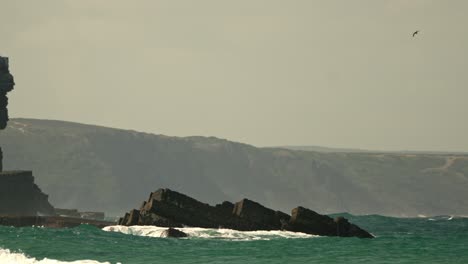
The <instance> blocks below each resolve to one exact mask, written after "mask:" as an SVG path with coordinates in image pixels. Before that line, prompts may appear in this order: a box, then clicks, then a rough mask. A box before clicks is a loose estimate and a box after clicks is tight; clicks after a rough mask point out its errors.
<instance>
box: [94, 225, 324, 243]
mask: <svg viewBox="0 0 468 264" xmlns="http://www.w3.org/2000/svg"><path fill="white" fill-rule="evenodd" d="M166 229H167V227H159V226H119V225H116V226H107V227H104V228H103V229H102V230H104V231H108V232H119V233H123V234H127V235H135V236H146V237H161V235H162V233H163V231H164V230H166ZM177 229H178V230H180V231H183V232H184V233H186V234H188V235H189V238H207V239H226V240H241V241H248V240H271V239H275V238H290V239H293V238H311V237H318V236H316V235H310V234H305V233H299V232H290V231H280V230H273V231H264V230H259V231H238V230H233V229H222V228H220V229H212V228H200V227H184V228H177Z"/></svg>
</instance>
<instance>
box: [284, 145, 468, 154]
mask: <svg viewBox="0 0 468 264" xmlns="http://www.w3.org/2000/svg"><path fill="white" fill-rule="evenodd" d="M279 148H284V149H290V150H303V151H316V152H346V153H378V154H382V153H389V154H431V155H432V154H435V155H463V156H465V155H468V152H447V151H414V150H401V151H382V150H368V149H352V148H329V147H322V146H280V147H279Z"/></svg>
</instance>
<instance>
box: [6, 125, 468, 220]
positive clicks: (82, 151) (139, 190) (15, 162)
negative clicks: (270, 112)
mask: <svg viewBox="0 0 468 264" xmlns="http://www.w3.org/2000/svg"><path fill="white" fill-rule="evenodd" d="M0 144H1V145H2V147H3V149H4V153H8V155H6V157H5V158H4V167H5V169H10V170H14V169H19V168H22V169H27V170H34V174H35V176H36V182H37V184H38V185H39V186H40V188H41V189H42V190H43V191H44V192H45V193H48V194H49V201H50V202H51V203H52V204H54V205H56V206H57V207H62V208H78V209H80V210H89V211H96V210H97V211H101V210H104V211H106V213H108V214H111V215H112V214H113V215H121V214H122V213H123V212H124V211H126V210H128V208H133V207H134V206H135V204H136V203H138V202H139V201H142V200H145V199H146V198H147V197H146V196H147V194H148V193H150V192H151V191H153V190H154V189H153V188H155V187H157V186H165V187H167V188H171V189H176V190H179V191H181V192H183V193H187V194H190V195H191V196H192V197H194V198H196V199H198V200H202V201H207V202H209V203H210V204H215V203H216V202H218V201H224V200H229V201H238V200H240V199H242V198H244V197H247V198H249V199H252V200H255V201H258V202H259V203H261V204H263V205H265V206H267V207H269V208H275V209H277V210H283V211H287V210H289V209H290V208H293V207H295V206H297V205H302V206H304V207H307V208H311V209H313V210H314V211H317V212H319V213H322V214H323V213H336V212H350V213H353V214H382V215H392V216H417V215H447V214H456V215H468V192H466V190H468V156H466V155H463V154H425V153H416V154H413V153H367V152H365V153H348V152H319V151H300V150H289V149H284V148H257V147H254V146H251V145H246V144H242V143H236V142H231V141H228V140H224V139H219V138H214V137H169V136H164V135H154V134H148V133H140V132H136V131H130V130H121V129H113V128H106V127H100V126H92V125H83V124H78V123H71V122H63V121H50V120H35V119H12V120H11V121H10V123H9V126H8V128H7V129H6V130H5V131H3V132H2V133H1V134H0Z"/></svg>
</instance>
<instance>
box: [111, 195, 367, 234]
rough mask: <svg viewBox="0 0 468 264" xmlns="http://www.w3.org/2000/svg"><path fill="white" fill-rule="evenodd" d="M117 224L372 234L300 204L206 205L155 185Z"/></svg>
mask: <svg viewBox="0 0 468 264" xmlns="http://www.w3.org/2000/svg"><path fill="white" fill-rule="evenodd" d="M119 224H120V225H126V226H129V225H155V226H163V227H170V229H171V228H173V227H182V226H193V227H203V228H220V227H222V228H229V229H235V230H241V231H255V230H287V231H293V232H303V233H307V234H313V235H321V236H343V237H351V236H354V237H361V238H372V237H373V236H372V235H371V234H370V233H368V232H367V231H365V230H363V229H361V228H359V227H358V226H356V225H354V224H351V223H349V222H348V220H347V219H346V218H343V217H339V218H336V219H332V218H330V217H329V216H326V215H321V214H318V213H316V212H314V211H312V210H310V209H307V208H304V207H297V208H294V209H293V210H292V214H291V216H290V215H288V214H286V213H283V212H280V211H275V210H272V209H269V208H266V207H264V206H263V205H261V204H259V203H257V202H255V201H251V200H248V199H243V200H241V201H239V202H237V203H236V204H232V203H230V202H223V203H222V204H218V205H216V206H210V205H208V204H205V203H202V202H199V201H197V200H195V199H193V198H191V197H189V196H187V195H184V194H181V193H178V192H175V191H171V190H169V189H159V190H157V191H156V192H153V193H151V194H150V196H149V198H148V201H146V202H144V203H143V204H142V206H141V207H140V209H139V210H136V209H133V210H132V211H130V213H126V214H125V216H124V217H123V218H121V219H120V220H119ZM170 229H169V230H170ZM174 230H175V229H174Z"/></svg>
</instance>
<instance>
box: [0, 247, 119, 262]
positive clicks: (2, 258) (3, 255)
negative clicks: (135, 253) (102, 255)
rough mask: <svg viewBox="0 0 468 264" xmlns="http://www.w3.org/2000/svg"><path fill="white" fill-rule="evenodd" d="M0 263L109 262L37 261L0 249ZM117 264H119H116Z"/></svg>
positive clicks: (21, 254) (46, 259)
mask: <svg viewBox="0 0 468 264" xmlns="http://www.w3.org/2000/svg"><path fill="white" fill-rule="evenodd" d="M0 263H5V264H64V263H66V264H70V263H71V264H110V262H99V261H96V260H76V261H71V262H67V261H60V260H55V259H48V258H44V259H42V260H37V259H35V258H30V257H28V256H26V255H25V254H23V253H14V252H11V251H10V250H8V249H2V248H0ZM117 264H119V263H117Z"/></svg>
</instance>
